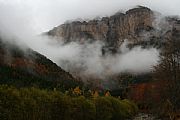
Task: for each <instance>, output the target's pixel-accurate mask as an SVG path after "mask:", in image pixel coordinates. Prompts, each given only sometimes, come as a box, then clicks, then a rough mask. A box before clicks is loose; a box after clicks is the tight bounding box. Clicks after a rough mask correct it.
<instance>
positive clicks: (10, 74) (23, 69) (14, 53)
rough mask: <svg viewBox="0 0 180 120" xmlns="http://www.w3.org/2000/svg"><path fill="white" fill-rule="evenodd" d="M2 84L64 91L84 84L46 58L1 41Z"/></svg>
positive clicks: (0, 71) (0, 74)
mask: <svg viewBox="0 0 180 120" xmlns="http://www.w3.org/2000/svg"><path fill="white" fill-rule="evenodd" d="M0 84H9V85H14V86H16V87H30V86H35V87H39V88H44V89H54V88H56V89H60V90H63V91H65V90H68V89H70V88H74V87H76V86H82V82H80V81H79V80H76V79H75V78H73V77H72V75H71V74H69V73H68V72H65V71H64V70H62V69H61V68H60V67H58V66H57V65H56V64H55V63H53V62H52V61H51V60H49V59H48V58H46V57H45V56H43V55H41V54H39V53H37V52H35V51H33V50H31V49H28V48H26V49H21V47H19V46H17V45H14V44H13V43H9V42H3V41H2V40H0Z"/></svg>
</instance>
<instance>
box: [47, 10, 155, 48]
mask: <svg viewBox="0 0 180 120" xmlns="http://www.w3.org/2000/svg"><path fill="white" fill-rule="evenodd" d="M152 21H153V12H152V11H151V10H150V9H148V8H146V7H139V8H134V9H131V10H129V11H127V12H126V13H116V14H115V15H113V16H110V17H103V18H102V19H101V20H90V21H88V22H86V21H84V22H80V21H74V22H72V23H67V24H62V25H60V26H58V27H55V28H54V29H52V30H50V31H49V32H48V33H47V34H48V35H50V36H56V37H57V38H61V39H63V40H65V41H66V42H69V41H80V42H84V41H85V40H87V39H91V40H102V41H105V42H106V43H108V45H109V46H111V47H116V46H118V45H121V43H122V41H123V40H124V39H129V40H133V41H134V40H135V41H136V40H138V39H136V38H137V37H138V33H139V32H140V31H143V30H145V31H149V30H150V29H151V28H152Z"/></svg>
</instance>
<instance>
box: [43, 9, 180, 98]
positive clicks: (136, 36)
mask: <svg viewBox="0 0 180 120" xmlns="http://www.w3.org/2000/svg"><path fill="white" fill-rule="evenodd" d="M46 34H47V35H49V36H52V37H56V38H57V39H59V40H62V41H64V42H66V43H68V42H71V41H78V42H80V43H82V44H83V43H85V42H86V41H92V42H93V41H103V42H104V43H105V45H104V46H103V48H102V55H104V54H106V53H108V54H109V53H113V54H116V53H117V52H118V48H119V47H120V46H121V45H122V43H123V42H124V40H128V45H127V46H128V47H129V48H130V49H131V48H133V47H136V46H137V45H140V46H142V47H143V48H152V47H153V48H157V49H160V50H161V49H162V48H163V47H164V45H165V44H168V43H167V42H166V41H167V39H169V38H170V39H171V38H173V39H174V38H176V39H179V37H180V36H179V35H180V20H179V19H178V18H175V17H169V16H167V17H163V18H162V17H161V15H160V14H159V13H157V12H154V11H152V10H151V9H149V8H146V7H142V6H139V7H137V8H133V9H130V10H128V11H127V12H126V13H119V12H118V13H116V14H114V15H112V16H110V17H103V18H101V19H100V20H89V21H73V22H69V23H65V24H62V25H60V26H58V27H55V28H53V29H52V30H50V31H48V32H47V33H46ZM109 51H110V52H109ZM77 71H78V70H77ZM72 74H73V73H72ZM152 76H153V75H152V73H147V74H143V75H135V76H134V75H131V74H126V73H125V75H124V74H120V75H116V76H110V78H107V79H108V80H109V81H110V82H112V83H113V81H112V80H115V81H120V84H121V85H122V84H123V85H124V84H125V85H129V83H130V84H131V85H132V86H131V85H130V86H131V87H130V89H131V91H133V92H134V93H133V95H132V97H133V96H136V95H137V94H138V95H139V96H143V95H144V94H146V93H147V92H148V91H153V89H155V90H154V91H158V89H160V88H162V87H163V85H162V86H161V85H160V83H161V81H160V82H159V81H157V82H156V81H155V82H154V81H153V79H152ZM90 77H91V76H90ZM122 77H123V78H122ZM95 84H96V83H95ZM108 84H109V83H108ZM113 85H117V83H116V82H115V83H114V84H113ZM146 86H147V87H146ZM142 88H143V90H141V89H142ZM144 88H146V90H144ZM152 96H154V93H152ZM159 96H160V94H159V92H157V93H156V96H155V97H151V95H149V97H148V98H154V99H159ZM141 98H142V97H138V96H136V97H135V98H134V99H135V100H137V99H138V100H140V99H141ZM138 100H137V101H138ZM141 100H142V99H141ZM142 101H143V100H142Z"/></svg>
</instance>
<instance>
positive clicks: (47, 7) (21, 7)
mask: <svg viewBox="0 0 180 120" xmlns="http://www.w3.org/2000/svg"><path fill="white" fill-rule="evenodd" d="M136 5H144V6H147V7H149V8H151V9H153V10H156V11H159V12H161V13H163V14H165V15H180V7H179V5H180V0H0V24H1V27H2V25H4V26H5V27H6V25H8V26H10V27H12V29H15V30H16V29H19V31H21V30H23V31H24V29H27V31H28V30H29V31H31V32H32V31H33V32H34V33H36V34H38V33H41V32H43V31H48V30H49V29H52V28H53V27H54V26H57V25H60V24H62V23H63V22H65V21H66V20H73V19H76V18H83V19H86V18H95V17H97V16H109V15H111V14H113V13H115V12H117V11H119V10H123V11H125V10H127V9H129V8H132V7H135V6H136Z"/></svg>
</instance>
